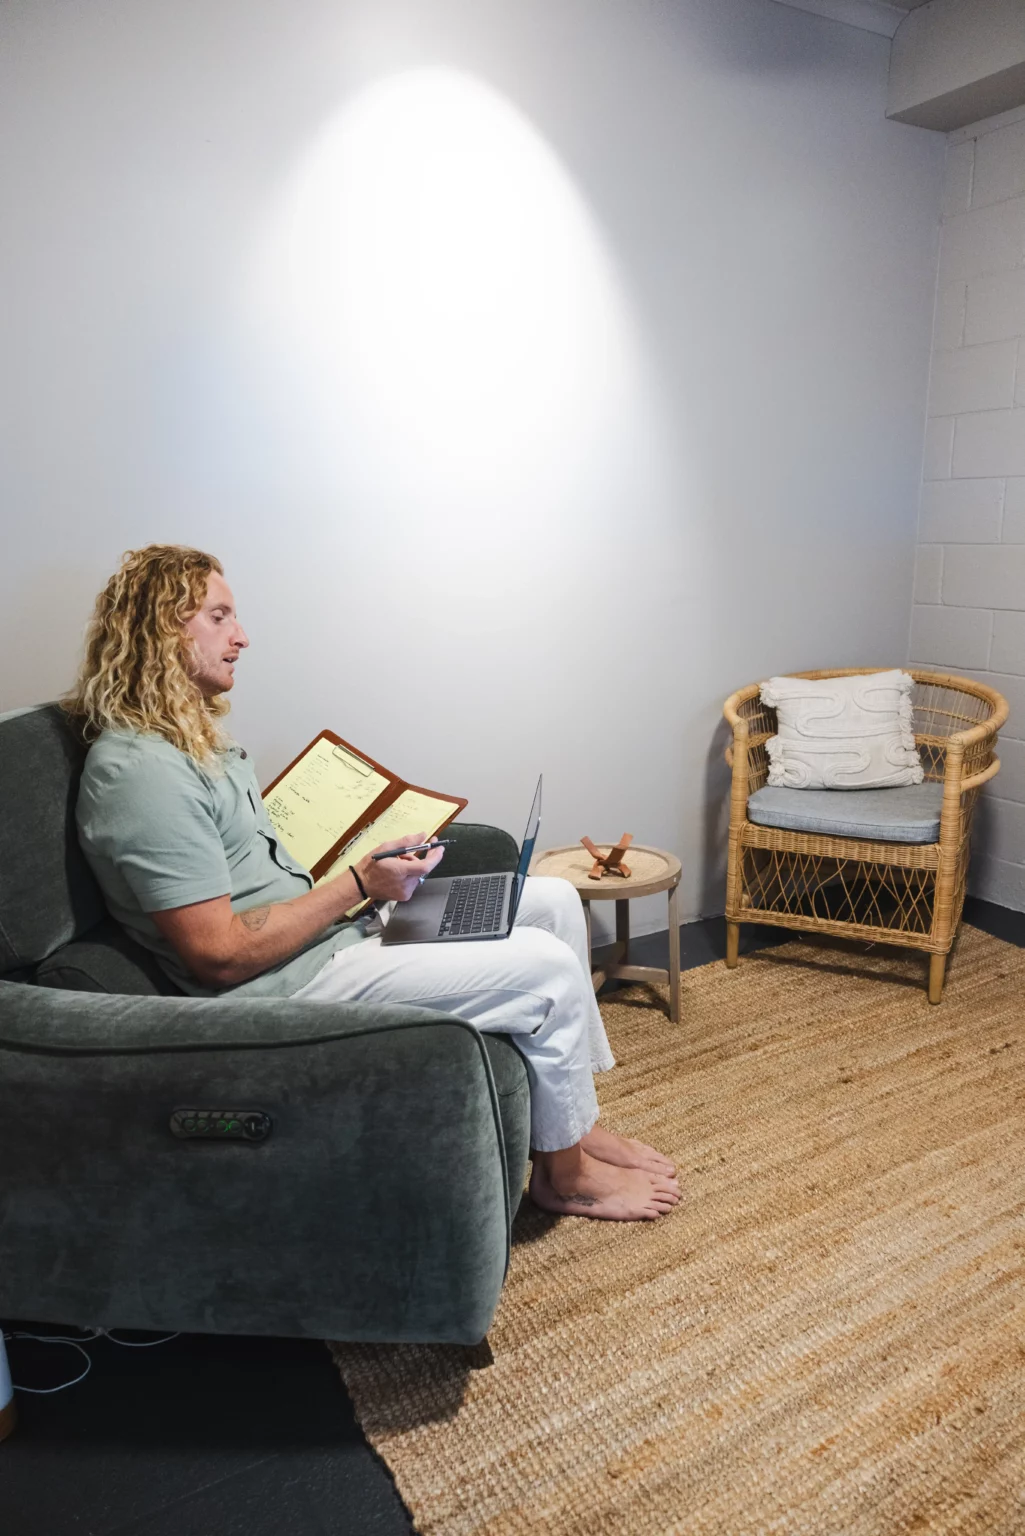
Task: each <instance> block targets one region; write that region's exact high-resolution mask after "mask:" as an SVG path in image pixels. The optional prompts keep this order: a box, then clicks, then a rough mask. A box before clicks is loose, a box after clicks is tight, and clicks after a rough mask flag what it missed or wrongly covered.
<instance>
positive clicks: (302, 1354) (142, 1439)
mask: <svg viewBox="0 0 1025 1536" xmlns="http://www.w3.org/2000/svg"><path fill="white" fill-rule="evenodd" d="M965 918H966V920H967V921H968V922H970V923H973V924H975V925H976V926H977V927H979V928H984V929H986V931H987V932H988V933H993V934H995V935H996V936H997V937H999V938H1002V939H1007V940H1009V941H1010V942H1011V943H1014V944H1018V945H1021V946H1022V947H1025V914H1022V913H1017V912H1008V911H1006V910H1004V909H1003V908H1000V907H994V906H991V905H990V904H989V903H987V902H979V901H969V902H968V904H967V905H966V908H965ZM788 937H792V935H786V934H783V933H781V932H779V931H778V930H764V931H760V930H757V929H754V928H750V927H749V928H746V929H745V930H743V945H742V952H743V949H744V948H745V947H746V949H747V950H751V949H753V948H756V947H760V945H764V944H766V943H774V942H779V941H780V940H782V939H784V938H788ZM724 947H725V933H724V926H723V923H722V920H721V919H710V920H708V921H706V922H701V923H689V924H687V925H686V926H685V927H684V928H683V929H682V930H681V951H682V961H681V963H682V964H683V966H685V967H687V968H690V967H693V966H698V965H704V964H705V963H706V962H707V961H709V960H714V959H717V958H720V957H721V956H722V954H723V952H724ZM632 949H633V954H632V956H631V958H632V959H635V960H636V961H637V962H639V963H641V964H651V965H660V964H661V965H665V963H666V954H667V950H668V934H666V933H661V934H649V935H647V936H646V937H644V938H641V939H637V940H635V941H634V944H633V946H632ZM923 980H924V971H923ZM39 1331H46V1330H43V1329H39ZM51 1331H56V1332H61V1331H62V1330H60V1329H59V1328H57V1329H51ZM125 1337H136V1338H137V1337H139V1336H138V1335H135V1336H133V1335H125ZM8 1351H9V1355H10V1362H11V1373H12V1375H13V1377H14V1380H15V1381H16V1382H21V1383H23V1384H24V1385H29V1386H39V1387H46V1386H52V1385H54V1384H56V1383H57V1382H60V1381H63V1380H66V1379H68V1377H70V1376H73V1375H75V1374H76V1373H77V1371H78V1369H79V1368H80V1365H81V1364H82V1363H83V1362H82V1361H81V1357H80V1356H79V1355H77V1354H76V1353H75V1352H74V1351H73V1350H70V1349H62V1348H56V1347H52V1346H50V1347H44V1346H42V1345H38V1344H32V1343H26V1342H22V1341H18V1340H13V1341H11V1342H10V1343H9V1346H8ZM89 1353H90V1354H91V1356H92V1360H93V1367H92V1371H91V1373H90V1375H89V1376H88V1377H87V1379H86V1380H85V1381H83V1382H81V1383H80V1384H79V1385H78V1386H74V1387H71V1388H69V1389H68V1390H67V1391H66V1392H59V1393H57V1394H55V1395H53V1396H49V1397H32V1396H29V1395H28V1394H26V1393H24V1392H19V1393H18V1394H17V1403H18V1413H19V1424H18V1427H17V1429H16V1431H15V1433H14V1435H13V1436H12V1437H11V1438H10V1439H9V1440H6V1441H5V1442H4V1443H3V1445H2V1446H0V1531H2V1532H3V1536H71V1533H74V1536H114V1533H115V1532H117V1533H118V1536H182V1533H191V1532H194V1531H200V1530H201V1531H203V1532H204V1533H206V1532H216V1533H217V1536H404V1533H408V1532H410V1531H411V1530H412V1526H411V1524H410V1521H409V1517H408V1515H407V1514H406V1511H405V1509H404V1507H403V1505H402V1503H401V1501H400V1500H399V1498H398V1496H397V1494H396V1492H395V1489H394V1487H393V1485H392V1482H391V1479H390V1477H389V1475H388V1473H387V1471H386V1470H385V1469H384V1467H383V1466H382V1464H381V1463H380V1462H379V1461H378V1460H377V1458H376V1456H375V1455H374V1454H373V1452H372V1451H371V1450H370V1449H369V1447H368V1446H367V1445H366V1443H365V1441H364V1440H363V1437H362V1435H361V1434H360V1431H359V1428H358V1426H357V1425H356V1422H355V1419H354V1417H353V1412H352V1408H351V1405H350V1403H349V1400H348V1397H347V1396H346V1393H345V1390H344V1388H343V1387H342V1384H341V1380H340V1378H339V1375H338V1372H337V1371H336V1369H335V1367H334V1365H333V1364H332V1362H331V1360H330V1358H329V1356H328V1353H327V1350H326V1349H325V1348H324V1347H323V1345H321V1344H319V1343H311V1342H309V1341H299V1340H291V1339H250V1338H215V1337H210V1336H205V1335H187V1336H182V1337H181V1338H177V1339H174V1340H172V1341H171V1342H170V1343H168V1344H163V1345H160V1346H158V1347H157V1348H155V1349H126V1348H119V1347H116V1346H115V1345H114V1344H113V1343H111V1342H109V1341H108V1340H106V1339H100V1340H97V1341H96V1342H95V1343H91V1344H90V1345H89Z"/></svg>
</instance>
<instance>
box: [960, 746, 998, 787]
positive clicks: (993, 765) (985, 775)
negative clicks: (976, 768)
mask: <svg viewBox="0 0 1025 1536" xmlns="http://www.w3.org/2000/svg"><path fill="white" fill-rule="evenodd" d="M999 772H1000V759H999V757H997V756H996V754H995V753H994V755H993V757H992V758H991V759H990V763H989V767H988V768H983V770H982V772H981V773H973V774H972V776H971V778H970V779H962V780H961V793H962V794H966V793H967V792H968V790H970V789H981V788H982V786H983V784H986V783H988V781H989V780H990V779H993V778H995V777H996V775H997V774H998V773H999Z"/></svg>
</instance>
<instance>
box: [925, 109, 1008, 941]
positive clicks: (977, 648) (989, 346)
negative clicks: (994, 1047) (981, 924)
mask: <svg viewBox="0 0 1025 1536" xmlns="http://www.w3.org/2000/svg"><path fill="white" fill-rule="evenodd" d="M943 209H944V213H943V223H942V228H941V238H940V269H939V284H938V290H937V299H936V318H935V349H934V352H933V359H932V376H931V383H930V395H929V424H928V432H927V437H926V456H925V481H924V484H923V487H922V509H921V519H920V524H919V549H918V560H917V567H916V575H915V609H914V617H913V622H912V627H911V659H912V661H913V662H917V663H918V664H919V665H923V666H942V667H947V668H949V669H951V670H958V671H964V672H967V673H968V675H969V676H972V677H979V678H981V679H982V680H983V681H984V682H988V683H990V684H991V685H992V686H993V687H994V688H997V689H998V690H999V691H1000V692H1001V693H1002V694H1004V696H1005V697H1006V698H1007V700H1008V701H1009V703H1010V706H1011V714H1010V718H1009V720H1008V723H1007V725H1006V727H1005V728H1004V730H1003V732H1002V733H1001V737H1000V749H999V756H1000V760H1001V770H1000V773H999V774H998V776H997V777H996V778H995V779H994V780H992V782H991V783H990V784H988V785H987V786H986V789H985V790H984V791H983V795H982V802H981V804H980V807H979V815H978V820H977V828H976V833H975V856H974V858H973V862H972V871H971V882H970V888H971V889H972V890H973V891H974V892H975V894H976V895H979V896H983V897H986V898H987V899H988V900H990V901H996V902H999V903H1000V904H1001V905H1002V906H1006V907H1014V908H1016V909H1017V910H1018V911H1025V110H1020V111H1018V112H1016V113H1009V114H1006V115H1005V116H1004V117H1001V118H995V119H990V120H988V121H987V122H984V123H980V124H977V125H975V126H974V127H971V128H966V129H963V130H961V131H960V132H959V133H953V134H951V135H950V142H949V147H948V151H947V168H946V186H945V191H944V200H943Z"/></svg>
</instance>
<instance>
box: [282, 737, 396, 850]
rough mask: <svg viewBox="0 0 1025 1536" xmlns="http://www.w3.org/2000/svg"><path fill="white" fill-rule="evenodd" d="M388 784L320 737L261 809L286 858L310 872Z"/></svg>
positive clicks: (342, 748) (376, 773)
mask: <svg viewBox="0 0 1025 1536" xmlns="http://www.w3.org/2000/svg"><path fill="white" fill-rule="evenodd" d="M389 783H390V781H389V780H388V779H387V778H385V776H384V775H383V774H381V773H378V772H377V770H376V769H375V768H372V767H371V766H370V764H369V763H365V762H364V761H363V759H362V758H361V757H358V756H357V755H356V753H355V752H350V751H349V750H348V748H346V747H341V746H338V745H337V744H336V743H335V742H333V741H331V740H330V738H329V737H326V736H321V737H318V739H317V740H316V741H315V742H313V744H312V745H311V746H310V748H309V750H308V751H306V752H305V753H304V754H303V756H302V757H301V758H300V759H299V761H298V762H297V763H295V764H294V765H293V766H292V767H291V768H290V769H289V771H288V772H287V773H286V774H284V775H283V776H282V777H281V778H280V779H278V781H277V783H276V784H274V785H273V786H272V788H271V789H270V791H269V792H268V794H267V796H266V799H265V802H264V803H265V805H266V807H267V815H268V816H269V817H270V819H271V823H272V825H273V827H274V830H275V831H276V832H277V833H279V834H280V837H281V840H282V842H283V843H284V844H285V846H286V848H287V849H288V851H289V853H291V854H292V856H293V858H296V859H298V860H299V863H300V864H305V866H306V868H307V869H312V868H313V866H314V865H315V864H316V863H318V862H319V860H320V859H322V858H323V857H324V855H325V854H326V853H328V852H329V851H330V849H331V848H332V847H333V846H334V844H335V843H337V841H338V839H339V838H340V837H341V836H343V835H344V833H345V832H346V831H347V829H348V828H349V827H351V826H352V825H353V824H354V823H358V822H359V821H360V820H361V819H362V818H363V817H365V815H366V813H367V811H369V809H370V807H371V806H372V805H373V803H374V801H375V800H376V799H377V798H378V796H379V795H381V794H382V793H383V792H384V790H386V789H387V788H388V787H389ZM414 830H415V828H414ZM398 835H400V836H401V834H398ZM378 841H380V839H378ZM350 862H351V860H350Z"/></svg>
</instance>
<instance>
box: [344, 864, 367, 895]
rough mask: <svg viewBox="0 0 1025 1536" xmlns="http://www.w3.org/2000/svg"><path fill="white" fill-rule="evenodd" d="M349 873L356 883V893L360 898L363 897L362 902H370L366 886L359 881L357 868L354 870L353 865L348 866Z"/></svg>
mask: <svg viewBox="0 0 1025 1536" xmlns="http://www.w3.org/2000/svg"><path fill="white" fill-rule="evenodd" d="M349 871H350V873H351V875H352V878H353V879H354V880H355V882H356V887H357V889H358V891H359V893H360V895H361V896H362V897H363V900H364V901H369V900H370V897H369V896H368V895H367V888H366V886H365V885H364V884H363V881H362V880H361V879H360V877H359V871H358V870H357V868H356V866H355V864H350V865H349Z"/></svg>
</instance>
